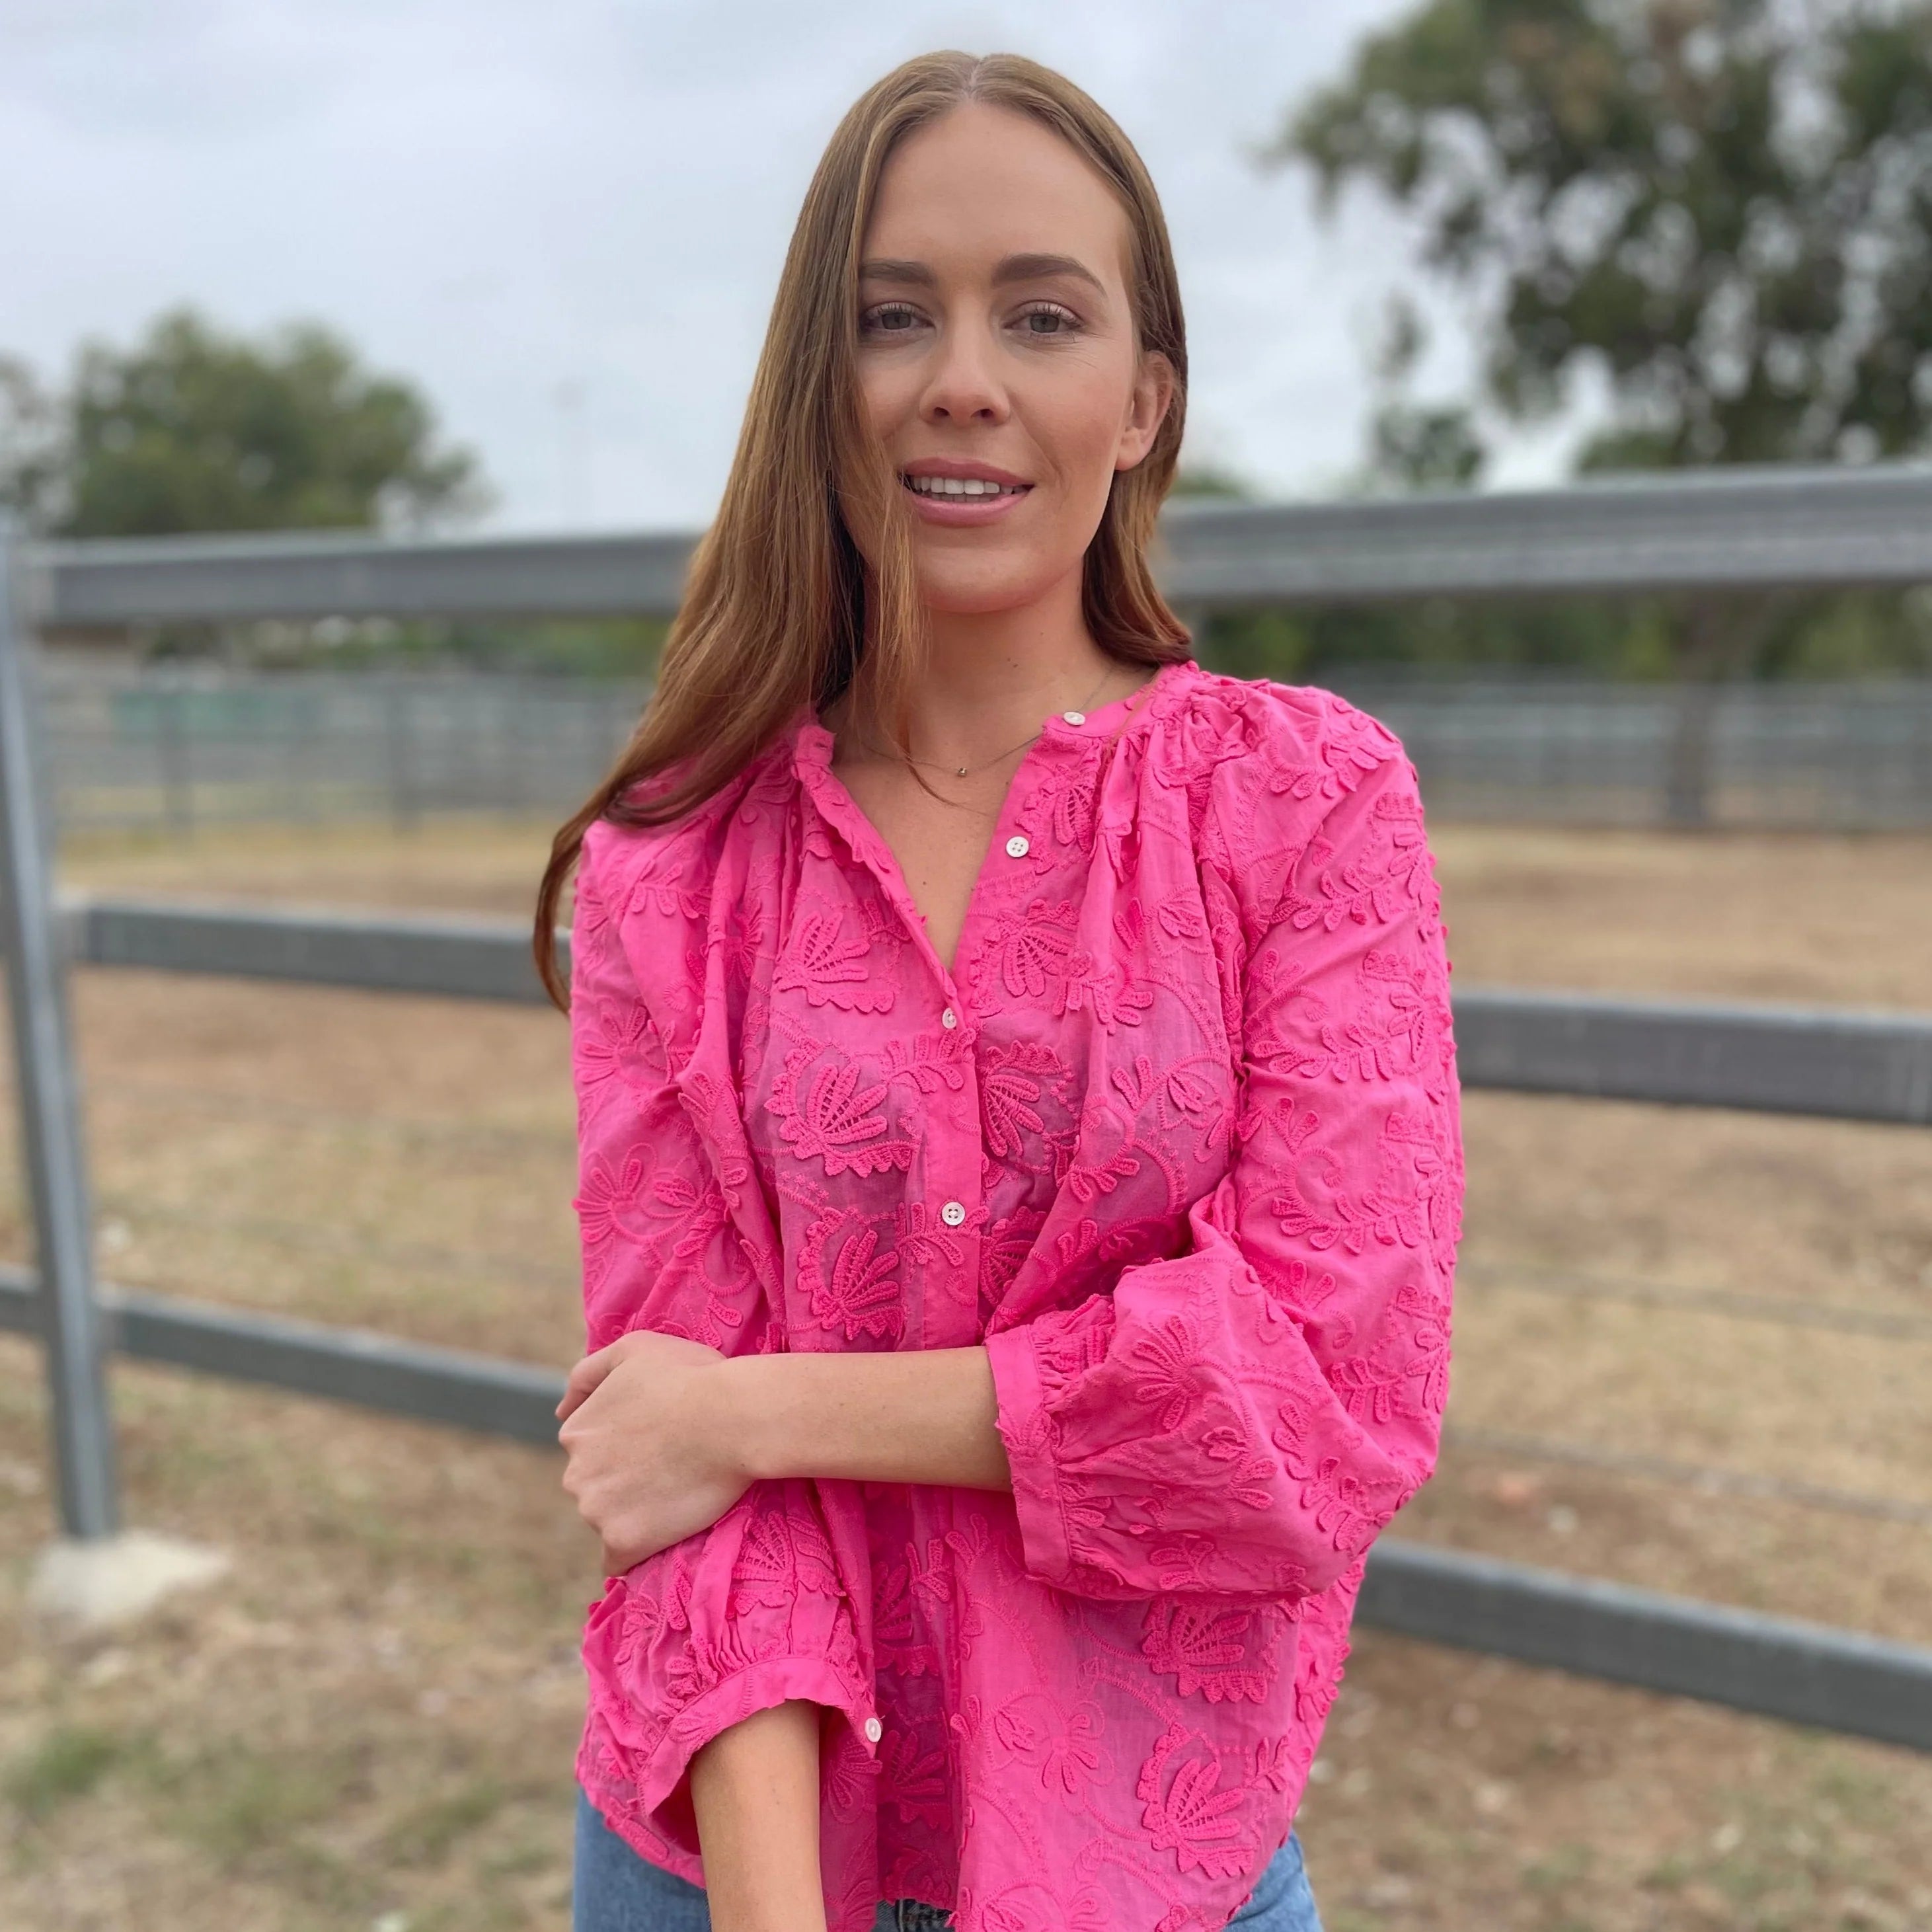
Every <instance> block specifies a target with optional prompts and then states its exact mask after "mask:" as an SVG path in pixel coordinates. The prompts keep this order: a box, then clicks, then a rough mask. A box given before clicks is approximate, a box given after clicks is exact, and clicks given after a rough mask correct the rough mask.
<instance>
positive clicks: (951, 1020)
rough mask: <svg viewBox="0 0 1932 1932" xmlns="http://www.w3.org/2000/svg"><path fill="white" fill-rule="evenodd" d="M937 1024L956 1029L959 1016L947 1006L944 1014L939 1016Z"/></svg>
mask: <svg viewBox="0 0 1932 1932" xmlns="http://www.w3.org/2000/svg"><path fill="white" fill-rule="evenodd" d="M939 1024H940V1025H941V1026H943V1027H956V1026H957V1025H959V1015H958V1014H957V1013H955V1012H954V1011H953V1009H952V1008H951V1007H947V1010H945V1012H944V1013H941V1015H940V1016H939Z"/></svg>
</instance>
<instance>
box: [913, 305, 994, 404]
mask: <svg viewBox="0 0 1932 1932" xmlns="http://www.w3.org/2000/svg"><path fill="white" fill-rule="evenodd" d="M1008 407H1009V405H1008V403H1007V392H1006V388H1005V386H1004V384H1003V383H1001V381H1000V380H999V379H998V375H997V374H996V372H995V369H994V368H993V366H992V345H991V344H989V343H987V342H986V341H985V339H984V337H983V334H982V332H980V330H979V329H974V328H972V327H970V326H959V327H953V328H949V329H946V330H945V331H944V332H943V333H942V334H941V337H940V340H939V347H938V354H937V356H936V359H935V364H934V367H933V371H932V377H931V380H929V382H928V383H927V384H926V394H925V395H924V397H923V398H922V399H921V407H920V412H919V413H920V414H921V416H922V417H923V418H924V419H926V421H927V422H973V421H975V420H976V419H977V420H978V421H980V422H1004V420H1005V419H1006V416H1007V412H1008Z"/></svg>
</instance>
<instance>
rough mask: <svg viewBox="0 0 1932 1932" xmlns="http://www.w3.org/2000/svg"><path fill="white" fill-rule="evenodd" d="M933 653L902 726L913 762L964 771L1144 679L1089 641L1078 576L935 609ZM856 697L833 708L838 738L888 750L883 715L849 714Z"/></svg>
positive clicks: (877, 750) (931, 618)
mask: <svg viewBox="0 0 1932 1932" xmlns="http://www.w3.org/2000/svg"><path fill="white" fill-rule="evenodd" d="M928 623H929V637H930V639H931V649H930V652H929V655H928V657H927V659H926V667H925V669H924V671H923V673H922V675H921V676H920V678H919V682H918V683H917V685H916V686H915V688H913V692H912V698H911V705H910V711H909V712H908V715H907V730H908V733H909V735H910V744H911V751H912V755H913V757H915V758H916V759H919V760H922V761H926V762H930V763H935V764H938V765H945V766H961V765H964V766H967V767H968V768H969V769H971V768H976V767H978V766H982V765H984V764H985V763H987V762H988V761H989V760H994V759H997V758H998V757H1001V756H1002V755H1003V754H1005V753H1006V752H1007V751H1008V750H1009V748H1010V747H1013V746H1014V745H1016V744H1017V743H1018V742H1019V741H1020V740H1022V739H1025V738H1026V737H1027V736H1028V733H1032V732H1036V731H1037V730H1039V729H1040V724H1041V723H1042V721H1043V720H1044V719H1046V718H1049V717H1050V716H1052V715H1053V714H1054V713H1055V712H1064V711H1071V710H1087V709H1093V708H1094V707H1096V706H1099V705H1101V704H1103V703H1109V702H1110V701H1111V700H1112V699H1114V698H1115V697H1121V696H1124V694H1126V693H1127V691H1130V690H1132V689H1133V688H1134V686H1135V685H1136V683H1137V682H1139V681H1140V679H1141V678H1142V676H1144V675H1145V673H1142V671H1141V670H1139V667H1136V666H1134V665H1131V664H1123V663H1121V661H1120V660H1119V659H1118V658H1112V657H1109V655H1107V653H1106V652H1104V651H1103V650H1102V649H1101V648H1100V646H1099V645H1098V644H1097V643H1095V642H1094V638H1093V635H1092V634H1091V632H1090V631H1088V628H1087V624H1086V619H1085V615H1084V613H1083V612H1082V608H1081V600H1080V582H1079V577H1078V576H1077V575H1076V577H1074V578H1073V580H1071V582H1070V584H1068V585H1067V586H1056V592H1055V594H1054V595H1050V596H1049V597H1047V598H1042V599H1041V600H1040V601H1038V602H1037V603H1034V604H1028V605H1026V606H1024V607H1022V608H1019V609H1017V610H994V611H985V612H977V611H973V612H965V611H950V610H949V611H934V612H932V613H930V614H929V619H928ZM854 695H855V694H847V698H845V699H843V700H841V701H840V703H839V705H838V706H837V707H836V709H837V714H838V715H837V719H836V723H835V728H836V729H838V732H839V734H840V736H841V739H843V738H845V737H847V736H854V737H856V738H859V739H862V740H864V741H865V744H864V745H863V746H855V747H854V750H855V751H856V752H857V754H858V755H859V756H860V757H863V756H865V754H866V749H867V748H869V749H870V750H871V752H872V753H873V754H874V755H877V754H878V753H880V752H881V751H885V749H886V747H887V746H888V745H889V743H890V737H889V733H888V731H887V730H886V727H885V724H884V722H883V721H882V720H880V719H879V718H874V717H872V716H870V715H855V706H854V702H853V698H854Z"/></svg>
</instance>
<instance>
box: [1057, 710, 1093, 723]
mask: <svg viewBox="0 0 1932 1932" xmlns="http://www.w3.org/2000/svg"><path fill="white" fill-rule="evenodd" d="M1060 715H1061V718H1062V719H1063V720H1064V721H1065V722H1066V723H1067V724H1085V723H1086V721H1087V714H1086V712H1084V711H1063V712H1061V714H1060Z"/></svg>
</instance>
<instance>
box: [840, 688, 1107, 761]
mask: <svg viewBox="0 0 1932 1932" xmlns="http://www.w3.org/2000/svg"><path fill="white" fill-rule="evenodd" d="M1115 669H1116V667H1115V665H1112V664H1109V666H1108V667H1107V668H1106V670H1103V672H1102V673H1100V682H1099V683H1098V684H1097V685H1094V688H1093V689H1092V690H1091V691H1089V692H1088V694H1087V695H1086V697H1085V698H1083V699H1082V700H1081V702H1080V703H1078V704H1077V705H1076V706H1074V707H1073V709H1075V711H1076V712H1079V713H1080V714H1081V715H1082V720H1083V721H1084V720H1085V713H1086V712H1087V710H1088V708H1089V707H1090V706H1091V705H1092V703H1093V702H1094V699H1095V698H1097V697H1099V696H1100V694H1101V692H1102V691H1104V690H1106V688H1107V680H1108V679H1109V678H1110V677H1112V676H1113V674H1114V672H1115ZM1060 715H1061V716H1062V717H1063V718H1064V717H1065V716H1066V715H1067V713H1066V712H1064V711H1063V712H1061V714H1060ZM1044 730H1046V726H1045V725H1044V724H1043V725H1042V726H1041V727H1040V731H1044ZM1040 731H1034V732H1032V733H1030V734H1029V735H1028V736H1026V737H1024V738H1022V739H1021V740H1020V741H1019V743H1018V744H1017V745H1008V746H1007V748H1006V750H1004V751H1001V752H999V753H998V754H996V755H995V756H994V757H990V758H986V759H984V760H982V761H981V762H980V763H978V764H977V765H947V764H942V763H940V762H939V761H938V760H936V759H933V758H915V757H913V755H912V754H911V753H910V751H908V752H907V753H906V754H904V757H905V761H906V763H907V764H909V765H923V766H925V767H926V769H927V770H928V771H929V772H950V773H951V774H952V775H953V777H955V778H971V776H972V775H973V774H974V772H984V771H990V770H991V769H992V767H993V766H995V765H997V764H999V763H1002V762H1004V760H1006V759H1008V758H1010V757H1012V756H1013V754H1014V752H1016V751H1025V749H1026V748H1027V747H1028V745H1031V743H1032V742H1033V741H1034V739H1036V738H1037V737H1038V736H1040ZM865 748H866V750H867V751H871V752H872V753H873V754H875V755H876V756H877V757H888V756H892V755H896V754H889V753H887V752H886V751H883V750H882V749H881V748H880V747H879V746H878V745H874V743H873V742H871V739H869V738H868V739H866V740H865Z"/></svg>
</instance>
